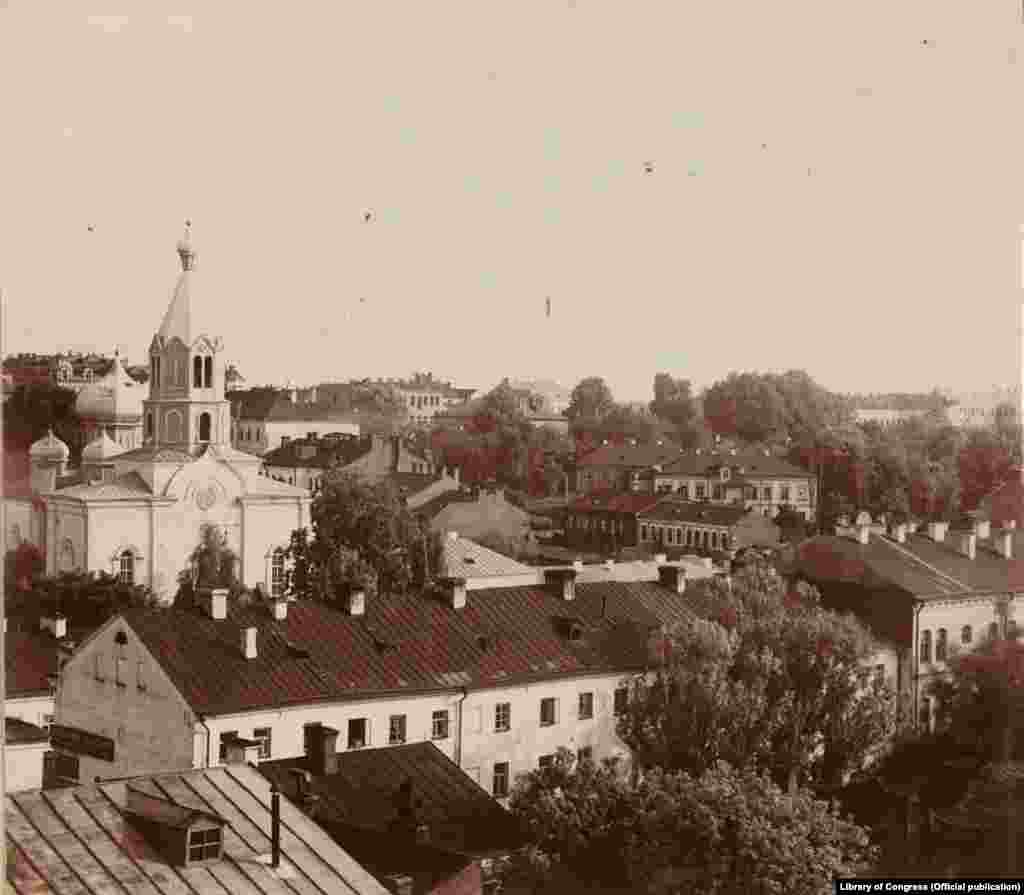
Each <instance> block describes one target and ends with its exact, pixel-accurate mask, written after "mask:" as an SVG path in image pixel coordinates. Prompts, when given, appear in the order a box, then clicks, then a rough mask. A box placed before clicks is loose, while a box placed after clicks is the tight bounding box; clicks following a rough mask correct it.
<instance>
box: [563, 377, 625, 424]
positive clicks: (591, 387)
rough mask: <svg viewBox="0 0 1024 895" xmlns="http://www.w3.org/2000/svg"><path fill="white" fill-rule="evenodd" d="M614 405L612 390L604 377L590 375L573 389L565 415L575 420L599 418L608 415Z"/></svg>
mask: <svg viewBox="0 0 1024 895" xmlns="http://www.w3.org/2000/svg"><path fill="white" fill-rule="evenodd" d="M614 407H615V399H614V398H613V397H612V390H611V389H610V388H609V387H608V384H607V383H606V382H605V381H604V379H603V378H601V377H600V376H588V377H586V378H585V379H581V380H580V381H579V382H578V383H577V384H576V387H575V388H574V389H573V390H572V395H571V397H570V401H569V407H568V409H567V410H566V411H565V415H566V416H567V417H568V418H569V419H570V420H573V421H576V420H588V419H590V420H595V419H596V420H599V419H603V418H604V417H605V416H607V415H608V414H609V413H610V412H611V411H612V410H613V409H614Z"/></svg>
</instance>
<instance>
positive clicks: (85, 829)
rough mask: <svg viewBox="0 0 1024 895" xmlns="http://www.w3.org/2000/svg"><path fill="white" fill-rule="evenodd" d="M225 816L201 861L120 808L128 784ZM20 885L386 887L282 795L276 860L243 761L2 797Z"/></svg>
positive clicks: (266, 796)
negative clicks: (183, 855) (150, 834)
mask: <svg viewBox="0 0 1024 895" xmlns="http://www.w3.org/2000/svg"><path fill="white" fill-rule="evenodd" d="M129 783H130V785H131V786H132V788H134V789H138V790H142V791H143V792H145V793H147V794H150V795H154V796H157V797H160V798H163V799H168V800H171V801H173V802H175V803H177V804H179V805H182V806H184V807H186V808H188V809H193V810H197V811H200V812H203V813H206V814H214V815H219V816H221V817H223V818H224V819H225V820H226V821H227V823H226V825H225V826H224V828H223V836H224V839H223V842H224V849H223V857H222V859H221V860H219V861H210V862H207V863H204V864H203V865H201V866H193V867H179V866H175V865H172V864H170V863H168V861H167V859H166V858H165V857H164V856H163V855H162V854H161V853H160V852H158V851H157V850H156V849H155V848H154V847H153V845H152V843H151V841H150V840H149V839H147V838H146V836H144V835H143V833H142V831H141V827H140V826H139V825H137V824H136V823H135V822H134V815H132V814H130V813H129V812H128V811H127V807H126V806H127V801H128V795H127V788H128V785H129ZM5 801H6V804H5V814H6V819H7V820H6V832H7V841H8V845H9V846H10V847H11V848H12V849H13V860H11V859H9V860H8V864H7V879H8V881H9V882H10V883H11V884H12V885H13V887H14V889H15V890H16V891H18V892H30V891H31V892H34V891H45V892H50V891H53V892H75V893H79V895H91V893H96V895H101V893H102V895H107V893H110V892H114V891H117V892H122V891H124V892H132V893H139V895H157V893H161V892H175V893H177V892H181V893H184V892H208V891H209V892H213V891H217V892H231V893H232V895H248V893H252V895H257V893H259V895H265V893H268V892H331V893H335V892H338V893H342V892H344V893H359V895H386V892H387V890H386V889H385V888H384V887H383V886H381V884H380V883H378V882H377V881H376V880H375V879H374V878H373V877H372V876H370V874H369V873H367V872H366V870H364V869H363V868H362V867H361V866H360V865H359V864H357V863H356V862H355V861H354V860H353V859H352V858H351V857H350V856H349V855H348V854H347V853H346V852H345V851H344V850H343V849H342V848H341V846H339V845H338V844H337V843H335V842H334V841H333V840H332V839H331V838H330V836H328V835H327V834H326V833H325V832H324V831H323V830H321V829H320V828H319V827H318V826H317V825H316V824H315V823H313V822H312V821H311V820H309V818H307V817H306V816H305V815H303V814H302V812H300V811H299V810H298V809H297V808H296V807H295V806H294V805H292V804H291V803H290V802H288V800H287V799H281V864H280V867H279V868H277V869H274V868H272V867H271V866H270V864H269V861H268V856H269V854H270V851H271V842H270V784H269V782H268V781H267V780H266V779H265V778H264V777H262V776H261V775H260V774H259V772H257V771H256V770H255V769H254V768H251V767H248V766H246V765H232V766H230V767H222V768H212V769H207V770H203V771H188V772H183V773H170V774H161V775H159V776H150V777H139V778H134V779H132V780H131V781H128V782H125V781H116V782H109V783H99V784H96V785H92V786H76V787H70V788H64V789H51V790H44V791H33V792H25V793H16V794H8V795H7V797H6V800H5Z"/></svg>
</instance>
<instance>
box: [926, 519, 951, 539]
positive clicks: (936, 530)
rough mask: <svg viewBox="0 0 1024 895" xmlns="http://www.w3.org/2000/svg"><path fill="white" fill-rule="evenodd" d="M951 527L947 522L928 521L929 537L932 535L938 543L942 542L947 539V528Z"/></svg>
mask: <svg viewBox="0 0 1024 895" xmlns="http://www.w3.org/2000/svg"><path fill="white" fill-rule="evenodd" d="M948 528H949V523H947V522H929V523H928V537H930V538H931V539H932V540H933V541H935V543H936V544H941V543H942V542H943V541H944V540H946V529H948Z"/></svg>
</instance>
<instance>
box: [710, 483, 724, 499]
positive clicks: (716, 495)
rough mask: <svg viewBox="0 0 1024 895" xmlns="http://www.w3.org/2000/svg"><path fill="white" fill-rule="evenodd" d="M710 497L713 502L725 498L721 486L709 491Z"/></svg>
mask: <svg viewBox="0 0 1024 895" xmlns="http://www.w3.org/2000/svg"><path fill="white" fill-rule="evenodd" d="M711 496H712V499H714V500H722V498H723V497H724V496H725V489H724V488H723V487H722V486H721V485H715V486H714V487H713V488H712V489H711Z"/></svg>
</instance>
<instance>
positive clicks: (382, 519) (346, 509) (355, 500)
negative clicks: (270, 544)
mask: <svg viewBox="0 0 1024 895" xmlns="http://www.w3.org/2000/svg"><path fill="white" fill-rule="evenodd" d="M311 516H312V523H313V531H312V535H313V537H312V539H311V538H310V533H309V532H308V531H306V530H301V531H297V532H294V533H293V534H292V538H291V543H290V544H289V547H288V550H287V551H286V566H288V567H290V569H289V570H288V571H286V579H287V581H286V587H288V588H289V589H290V590H291V592H293V593H295V594H296V595H298V596H302V597H309V598H312V599H319V600H324V601H331V600H333V599H334V598H335V596H336V595H337V594H339V593H343V592H344V591H345V589H346V588H349V587H352V586H358V587H361V588H364V589H365V590H367V591H368V592H369V593H371V594H372V593H374V592H376V591H377V590H378V589H380V590H383V591H385V592H403V591H405V590H407V589H408V588H409V587H410V586H413V585H416V586H425V585H426V584H427V583H428V582H429V581H430V579H431V578H433V577H434V576H436V575H437V574H439V572H440V564H441V556H442V553H443V550H442V546H441V544H440V540H439V538H438V536H437V535H435V534H432V533H431V532H430V530H429V528H427V526H426V524H425V523H424V522H423V521H422V520H420V519H419V518H417V517H416V516H415V515H414V514H413V513H412V512H411V511H410V510H409V509H408V507H406V506H405V504H404V502H403V501H402V499H401V496H400V494H399V492H398V490H397V488H396V487H395V486H394V485H393V484H392V483H391V482H390V481H388V480H384V481H382V482H378V483H368V482H366V481H364V480H363V479H362V478H360V477H359V476H358V475H354V474H352V473H346V472H341V471H335V472H332V473H330V474H328V476H327V477H326V481H325V482H324V487H323V489H322V490H321V492H320V493H319V494H318V495H317V497H316V498H315V499H314V501H313V507H312V513H311Z"/></svg>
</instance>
